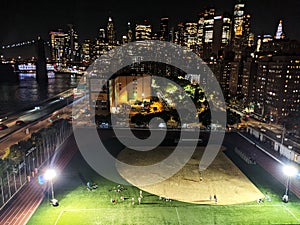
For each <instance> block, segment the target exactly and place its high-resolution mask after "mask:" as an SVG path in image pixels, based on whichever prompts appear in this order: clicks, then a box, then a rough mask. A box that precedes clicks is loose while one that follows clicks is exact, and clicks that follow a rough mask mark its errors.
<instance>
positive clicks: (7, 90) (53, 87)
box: [0, 73, 80, 115]
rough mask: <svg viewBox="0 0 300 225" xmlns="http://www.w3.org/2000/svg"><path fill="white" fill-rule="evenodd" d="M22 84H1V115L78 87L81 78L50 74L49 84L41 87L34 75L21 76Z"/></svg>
mask: <svg viewBox="0 0 300 225" xmlns="http://www.w3.org/2000/svg"><path fill="white" fill-rule="evenodd" d="M19 76H20V83H19V84H18V85H15V84H13V85H9V84H1V83H0V115H3V114H6V113H8V112H15V111H19V110H22V109H25V108H28V107H32V106H34V105H36V104H38V103H40V102H41V101H44V100H46V99H48V98H51V97H53V96H55V95H57V94H59V93H60V92H63V91H65V90H68V89H70V88H74V87H76V86H77V84H78V82H79V80H80V77H78V78H76V77H75V78H74V77H72V78H71V76H70V75H69V74H54V73H49V74H48V78H49V80H48V84H46V85H41V84H38V83H37V82H36V80H35V76H36V75H35V74H34V73H22V74H19Z"/></svg>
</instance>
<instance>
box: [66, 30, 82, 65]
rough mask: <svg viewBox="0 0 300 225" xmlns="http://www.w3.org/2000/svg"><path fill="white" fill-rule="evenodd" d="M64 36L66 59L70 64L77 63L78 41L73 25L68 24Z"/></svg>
mask: <svg viewBox="0 0 300 225" xmlns="http://www.w3.org/2000/svg"><path fill="white" fill-rule="evenodd" d="M68 27H69V30H68V34H67V36H66V48H67V49H66V59H67V60H68V61H70V62H74V61H79V40H78V34H77V32H76V31H75V29H74V26H73V24H68Z"/></svg>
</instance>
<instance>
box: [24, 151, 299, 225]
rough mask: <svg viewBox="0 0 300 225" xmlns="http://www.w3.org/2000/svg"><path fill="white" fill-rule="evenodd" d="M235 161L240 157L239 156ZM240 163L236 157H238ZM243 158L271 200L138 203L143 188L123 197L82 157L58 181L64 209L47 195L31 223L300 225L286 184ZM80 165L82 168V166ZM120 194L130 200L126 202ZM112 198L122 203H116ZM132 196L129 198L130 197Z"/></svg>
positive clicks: (146, 199)
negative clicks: (284, 197)
mask: <svg viewBox="0 0 300 225" xmlns="http://www.w3.org/2000/svg"><path fill="white" fill-rule="evenodd" d="M233 157H234V156H233ZM234 160H235V159H234ZM236 160H237V163H238V164H239V167H240V168H241V169H242V170H243V171H244V172H245V173H249V174H250V176H249V178H250V179H251V180H252V181H253V182H254V183H255V184H256V185H257V186H258V187H259V188H260V189H261V190H262V191H263V192H265V191H268V192H269V195H270V196H271V197H272V201H271V202H264V203H260V204H258V203H256V202H253V203H248V204H242V205H233V206H218V205H216V206H215V205H213V206H208V205H195V204H188V203H183V202H177V201H171V202H166V201H163V200H160V199H159V197H158V196H155V195H152V194H150V193H143V199H142V204H141V205H138V204H137V201H135V204H134V205H132V202H131V198H132V197H134V198H135V200H137V197H138V195H139V189H138V188H136V187H131V186H125V188H126V190H124V191H122V192H121V193H117V192H115V191H114V190H112V191H109V190H110V189H114V188H116V187H117V185H118V184H115V183H113V182H110V181H108V180H106V179H104V178H102V177H100V176H99V175H97V174H96V173H95V172H94V171H93V170H91V169H90V168H89V166H88V165H87V164H86V163H85V162H84V161H83V159H82V158H81V156H80V154H77V155H76V156H75V157H74V159H73V160H72V162H71V163H70V164H69V165H68V166H67V168H66V169H65V170H64V171H63V172H62V174H60V176H59V179H58V180H57V181H55V183H54V189H55V194H56V198H57V199H59V200H60V205H59V206H58V207H52V206H50V204H49V202H48V199H47V197H46V198H45V199H44V202H43V203H42V204H41V206H40V207H39V208H38V209H37V211H36V212H35V214H34V215H33V216H32V218H31V219H30V221H29V222H28V225H48V224H49V225H50V224H51V225H54V224H57V225H69V224H71V225H77V224H78V225H83V224H88V225H92V224H95V225H96V224H105V225H110V224H117V225H123V224H128V225H134V224H137V225H138V224H139V225H141V224H147V225H152V224H153V225H165V224H179V225H183V224H186V225H193V224H195V225H201V224H204V225H209V224H220V225H226V224H230V225H233V224H241V225H248V224H255V225H263V224H300V201H299V199H296V197H295V196H291V201H290V202H289V203H287V204H285V203H282V202H281V199H280V194H281V189H283V188H284V187H282V185H281V184H279V183H278V182H276V181H274V178H272V177H270V175H268V174H267V173H266V172H264V171H263V170H262V169H261V167H259V166H258V165H246V164H243V162H240V161H238V159H236ZM78 165H80V166H78ZM85 180H93V181H95V182H96V183H97V184H98V186H99V187H98V188H97V189H95V190H93V191H87V190H86V185H85ZM120 196H124V197H125V200H124V201H121V200H120ZM111 198H114V199H117V200H118V202H117V203H116V204H112V203H111V201H110V200H111ZM126 198H127V199H126Z"/></svg>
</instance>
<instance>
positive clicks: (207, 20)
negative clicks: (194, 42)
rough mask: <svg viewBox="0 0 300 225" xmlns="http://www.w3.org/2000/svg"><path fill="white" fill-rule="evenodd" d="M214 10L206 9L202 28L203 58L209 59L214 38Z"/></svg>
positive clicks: (211, 8)
mask: <svg viewBox="0 0 300 225" xmlns="http://www.w3.org/2000/svg"><path fill="white" fill-rule="evenodd" d="M214 18H215V8H214V7H210V8H207V9H206V10H205V12H204V27H203V37H204V38H203V58H204V59H207V58H209V57H211V54H212V45H213V37H214V22H215V20H214Z"/></svg>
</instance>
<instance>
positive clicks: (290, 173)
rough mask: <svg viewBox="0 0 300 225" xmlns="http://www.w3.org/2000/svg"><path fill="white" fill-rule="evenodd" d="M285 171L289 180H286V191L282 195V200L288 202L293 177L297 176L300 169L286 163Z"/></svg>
mask: <svg viewBox="0 0 300 225" xmlns="http://www.w3.org/2000/svg"><path fill="white" fill-rule="evenodd" d="M283 173H284V174H285V175H286V176H287V180H286V186H285V193H284V195H283V196H282V201H283V202H285V203H287V202H288V201H289V186H290V181H291V177H294V176H296V175H297V173H298V170H297V168H295V167H293V166H291V165H286V166H284V167H283Z"/></svg>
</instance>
